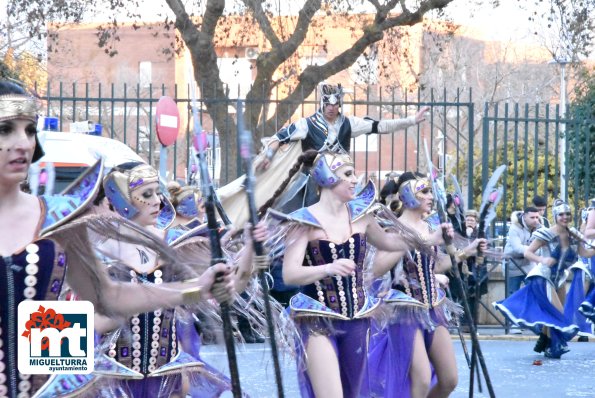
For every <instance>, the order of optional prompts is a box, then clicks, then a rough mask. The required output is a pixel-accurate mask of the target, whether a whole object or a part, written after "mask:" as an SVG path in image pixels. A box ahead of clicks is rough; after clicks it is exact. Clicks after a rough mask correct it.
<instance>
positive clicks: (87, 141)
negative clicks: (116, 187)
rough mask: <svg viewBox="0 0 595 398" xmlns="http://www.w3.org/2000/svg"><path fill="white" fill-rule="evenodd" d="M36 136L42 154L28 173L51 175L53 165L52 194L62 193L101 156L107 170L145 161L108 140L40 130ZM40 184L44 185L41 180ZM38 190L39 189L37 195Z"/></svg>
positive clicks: (125, 147)
mask: <svg viewBox="0 0 595 398" xmlns="http://www.w3.org/2000/svg"><path fill="white" fill-rule="evenodd" d="M38 134H39V141H40V142H41V145H42V147H43V150H44V151H45V155H44V156H43V157H42V158H41V159H40V160H39V161H38V162H37V163H36V165H32V167H31V172H32V173H33V174H35V173H39V172H42V173H43V170H46V172H48V171H50V172H52V170H51V167H48V165H49V164H52V165H53V173H54V174H55V177H54V185H53V189H52V191H53V193H59V192H61V191H62V190H63V189H64V188H66V187H67V186H68V185H69V184H70V183H71V182H72V181H74V179H76V177H78V176H79V174H80V173H81V172H82V171H83V170H85V169H86V168H87V167H89V166H90V165H92V164H94V163H95V162H96V161H97V159H98V158H99V157H103V159H104V162H105V163H104V167H105V170H106V171H107V170H109V169H111V168H112V167H114V166H116V165H118V164H121V163H125V162H143V163H144V162H145V161H144V159H143V158H141V157H140V156H139V155H138V154H137V153H136V152H134V150H132V149H131V148H130V147H129V146H127V145H126V144H124V143H122V142H120V141H117V140H113V139H111V138H106V137H100V136H95V135H89V134H83V133H66V132H61V131H40V132H39V133H38ZM36 166H37V167H36ZM31 172H30V177H31ZM30 179H31V178H30ZM41 181H42V183H43V181H44V178H41ZM41 185H43V184H41ZM41 191H43V189H42V188H41V187H40V192H39V193H42V192H41Z"/></svg>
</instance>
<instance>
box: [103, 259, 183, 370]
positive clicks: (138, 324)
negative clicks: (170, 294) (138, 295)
mask: <svg viewBox="0 0 595 398" xmlns="http://www.w3.org/2000/svg"><path fill="white" fill-rule="evenodd" d="M163 277H164V275H163V271H162V270H160V269H157V270H155V271H154V272H152V273H149V274H137V273H136V272H135V271H133V270H130V271H129V278H130V279H129V280H130V281H131V282H132V283H146V282H149V283H154V284H161V283H162V282H163ZM118 279H120V278H118ZM175 319H176V318H175V311H174V310H170V309H158V310H155V311H152V312H145V313H141V314H136V315H134V316H133V317H132V318H130V322H129V325H128V327H129V330H126V331H121V332H120V336H119V338H118V340H117V341H116V342H114V343H111V344H110V345H109V348H108V356H110V357H111V358H114V359H115V360H117V361H118V362H120V363H121V364H122V365H124V366H126V367H128V368H130V369H132V370H134V371H136V372H139V373H142V374H144V375H147V374H149V373H151V372H153V371H155V370H156V369H157V368H159V367H160V366H162V365H165V364H166V363H168V362H169V361H170V360H171V358H173V357H175V356H176V354H177V352H178V341H177V336H176V323H175Z"/></svg>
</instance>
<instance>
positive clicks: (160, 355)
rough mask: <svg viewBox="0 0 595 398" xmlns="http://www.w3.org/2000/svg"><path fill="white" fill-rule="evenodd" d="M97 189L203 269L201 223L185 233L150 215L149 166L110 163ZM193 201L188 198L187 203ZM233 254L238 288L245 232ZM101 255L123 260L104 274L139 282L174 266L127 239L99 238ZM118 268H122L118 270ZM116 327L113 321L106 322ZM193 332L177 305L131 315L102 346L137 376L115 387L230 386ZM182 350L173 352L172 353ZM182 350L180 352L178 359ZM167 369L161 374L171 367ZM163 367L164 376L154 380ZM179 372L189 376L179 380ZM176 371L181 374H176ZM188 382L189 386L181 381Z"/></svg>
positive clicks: (154, 206) (157, 201) (158, 392)
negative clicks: (139, 376)
mask: <svg viewBox="0 0 595 398" xmlns="http://www.w3.org/2000/svg"><path fill="white" fill-rule="evenodd" d="M103 185H104V190H105V192H106V196H107V197H108V200H109V201H110V204H111V205H112V207H113V208H114V209H115V210H116V211H117V212H118V213H119V214H120V215H121V216H123V217H126V218H129V219H130V220H132V221H134V222H135V223H137V224H139V225H140V226H141V227H142V228H144V229H145V230H146V231H148V232H150V233H151V234H153V235H155V236H157V237H159V239H162V240H165V241H166V243H167V244H168V245H172V246H173V248H174V250H181V251H186V252H187V254H186V255H187V256H188V255H192V256H193V258H195V261H194V263H193V265H194V266H195V267H196V268H198V269H197V270H196V271H198V272H199V273H200V272H203V271H204V270H205V269H207V268H208V266H209V262H208V260H209V259H210V248H209V241H208V239H206V238H204V237H201V236H197V235H200V234H204V233H205V232H206V231H205V230H204V228H200V227H198V228H195V229H193V230H187V229H186V228H185V229H179V228H174V229H169V230H164V229H160V228H158V225H159V224H163V223H158V216H159V214H160V208H161V206H163V202H162V198H161V194H160V189H159V182H158V174H157V171H156V170H155V169H154V168H153V167H151V166H149V165H147V164H143V163H126V164H122V165H119V166H116V167H115V168H114V169H113V170H112V171H111V172H110V173H109V174H108V175H107V176H106V178H105V179H104V183H103ZM193 203H195V202H193ZM245 236H246V237H247V238H248V242H247V244H246V245H245V248H244V249H243V252H242V254H241V255H240V256H239V258H238V266H237V268H236V270H235V273H234V283H235V287H236V288H237V289H238V290H239V291H242V290H244V289H245V287H246V284H247V282H248V280H249V278H250V276H251V274H252V244H251V237H252V234H251V233H249V230H247V233H246V234H245ZM254 236H255V237H256V239H259V240H264V238H265V237H266V229H265V227H264V224H261V225H259V226H257V228H255V231H254ZM101 251H102V252H103V253H107V254H108V255H109V254H112V255H114V256H116V257H117V258H119V259H126V263H125V266H124V267H118V268H120V269H115V270H113V271H112V274H113V275H114V278H116V279H120V280H126V279H127V280H130V281H132V282H136V283H143V282H146V281H149V282H152V283H156V284H161V283H163V282H164V281H168V279H169V278H171V277H172V276H175V275H176V273H177V272H178V271H176V269H175V266H174V265H171V264H167V265H164V264H162V263H161V261H160V259H159V257H158V256H157V255H156V253H154V252H152V251H151V250H147V249H146V248H144V247H139V246H137V245H134V244H129V243H122V242H119V241H114V240H110V241H107V242H106V243H105V244H104V245H103V246H102V247H101ZM121 268H124V269H121ZM114 326H120V325H114ZM200 345H201V342H200V337H199V335H198V333H197V332H196V330H195V329H194V323H193V318H192V316H191V314H189V313H188V312H186V311H184V310H183V309H182V308H176V309H175V310H162V309H159V310H156V311H154V312H152V313H148V312H147V313H142V314H136V315H134V316H133V317H132V318H131V319H130V321H129V325H127V326H125V330H121V331H120V337H119V338H118V339H117V341H114V342H112V343H111V344H110V346H109V351H108V355H109V356H110V357H111V358H114V359H116V360H117V361H118V362H120V363H121V364H122V365H124V366H126V367H129V368H130V369H132V370H133V371H135V372H138V373H139V374H142V376H143V378H142V379H141V380H128V381H122V382H121V384H122V386H119V387H121V389H119V390H118V391H119V392H122V393H123V394H126V395H127V396H130V397H145V396H147V394H148V393H149V391H150V392H151V394H152V396H155V397H166V396H167V397H169V396H171V395H172V394H174V392H175V393H176V394H179V395H181V396H186V394H190V395H191V396H195V397H217V396H219V395H220V394H221V393H222V392H223V391H225V390H228V389H229V388H230V384H229V380H228V379H227V377H225V376H224V375H223V374H221V373H219V372H218V371H217V370H215V369H214V368H212V367H210V366H209V365H208V364H206V363H204V362H203V361H202V360H201V359H200V353H199V351H200ZM178 353H180V354H183V355H180V356H177V354H178ZM185 354H188V356H186V355H185ZM174 367H175V370H172V371H169V369H171V368H174ZM163 369H168V372H167V376H173V378H168V377H167V376H166V377H155V376H156V375H159V374H163V373H160V371H161V370H163ZM185 374H188V375H191V376H190V377H189V378H188V379H186V377H185ZM180 375H182V376H181V377H180ZM188 381H190V383H189V384H190V385H186V383H187V382H188Z"/></svg>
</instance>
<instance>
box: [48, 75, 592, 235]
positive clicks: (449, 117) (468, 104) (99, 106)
mask: <svg viewBox="0 0 595 398" xmlns="http://www.w3.org/2000/svg"><path fill="white" fill-rule="evenodd" d="M37 90H38V92H41V96H42V98H44V99H45V110H46V114H47V115H51V116H56V117H58V119H59V127H58V128H59V130H62V131H68V130H69V126H68V124H69V122H73V121H82V120H91V121H93V122H96V123H100V124H102V126H103V135H104V136H108V137H111V138H115V139H118V140H120V141H122V142H124V143H126V144H127V145H128V146H130V147H131V148H132V149H134V150H135V151H136V152H137V153H139V154H140V155H141V156H142V157H143V158H144V159H145V160H146V161H147V162H148V163H150V164H152V165H155V166H156V163H157V161H158V153H159V149H160V144H159V142H158V140H157V139H156V134H155V123H154V115H155V106H156V104H157V101H158V100H159V98H160V97H161V96H162V95H168V96H171V97H172V98H174V100H175V101H176V102H177V103H178V105H179V107H180V110H181V116H182V128H181V132H180V136H179V139H178V140H177V142H176V143H175V144H174V145H173V147H172V148H171V151H172V152H173V155H171V156H169V162H170V163H169V165H168V169H169V170H171V173H172V175H171V177H172V178H184V177H186V175H185V174H186V171H187V170H188V169H189V167H190V164H189V156H190V153H191V151H190V144H191V142H190V137H191V129H192V127H191V126H192V123H190V121H191V110H190V106H189V105H190V103H191V99H190V95H189V93H190V90H189V87H188V86H181V87H180V86H173V87H166V86H165V85H161V86H156V85H149V86H145V87H141V86H140V85H127V84H123V85H120V86H116V85H114V84H110V85H105V84H76V83H75V84H69V85H65V84H62V83H58V84H52V85H48V86H47V87H43V88H41V87H38V88H37ZM230 91H231V92H233V90H230ZM345 92H346V95H345V98H344V104H343V110H344V113H345V114H347V115H353V116H359V117H364V116H368V117H371V118H374V119H390V118H401V117H406V116H408V115H413V114H414V113H415V112H416V111H417V110H418V109H420V107H422V106H425V105H428V106H430V107H431V114H430V117H429V120H428V121H427V122H425V123H422V124H420V125H418V126H416V127H412V128H409V129H407V130H405V131H401V132H397V133H394V134H388V135H365V136H361V137H358V138H355V139H353V142H352V152H353V156H354V160H355V164H356V169H357V171H358V172H359V173H362V174H364V177H365V178H372V179H374V180H376V182H377V183H378V185H379V186H380V185H382V184H383V183H384V181H385V176H386V174H387V173H389V172H391V171H397V172H399V171H404V170H420V171H425V170H426V164H425V163H426V161H425V157H424V154H423V145H424V141H427V142H428V145H429V147H430V150H431V152H432V156H433V162H434V163H435V164H436V165H438V166H439V167H440V168H441V169H443V170H445V174H453V175H456V176H457V179H458V181H459V182H460V183H461V185H462V187H463V191H464V192H466V196H467V198H468V200H467V203H468V207H477V206H479V204H480V203H479V197H480V192H481V189H482V187H483V186H485V183H486V181H487V179H488V178H489V175H490V172H491V170H494V169H495V167H497V166H498V165H500V164H507V165H508V168H507V172H506V174H505V176H504V178H505V180H506V184H505V188H504V189H505V194H504V199H503V205H502V206H501V208H500V210H499V213H498V219H499V221H500V222H501V223H505V221H506V219H507V217H508V215H509V213H510V211H511V210H517V209H522V208H523V207H525V206H526V205H527V203H528V201H530V200H531V198H532V197H533V196H534V195H535V194H539V195H544V196H546V197H549V198H550V199H552V198H553V197H556V196H559V194H560V177H559V174H560V156H559V148H560V147H561V145H560V144H561V139H562V138H561V137H562V132H563V131H564V130H566V132H567V133H568V134H567V135H566V136H565V137H564V140H566V159H567V161H566V165H567V167H566V169H567V171H568V173H567V174H568V176H567V179H566V184H567V185H566V187H567V190H566V192H567V194H568V199H570V201H571V202H572V203H573V204H574V207H575V208H577V209H578V208H580V207H581V206H582V205H583V203H584V202H585V200H586V199H588V198H589V197H590V196H593V194H594V193H593V192H592V189H591V188H590V171H591V169H590V162H584V159H585V158H586V159H589V156H593V153H594V152H595V151H593V150H592V146H593V140H590V138H589V134H587V135H586V136H587V138H586V140H587V141H586V142H585V140H584V139H583V140H579V139H577V137H578V134H574V135H573V132H574V131H575V130H577V129H578V128H579V127H581V126H582V128H584V126H585V125H586V126H587V128H588V127H589V126H593V124H594V122H593V121H584V120H576V119H573V118H572V117H568V118H566V119H564V118H562V117H561V114H562V112H561V110H560V109H559V106H558V105H550V104H532V105H530V104H517V103H514V104H509V103H504V104H484V105H483V112H481V115H478V112H477V111H476V106H475V105H474V103H473V100H472V93H471V91H465V92H463V91H461V90H458V91H457V92H455V93H447V92H446V91H445V90H444V91H440V92H438V91H435V90H426V91H424V92H422V91H418V92H417V93H415V94H408V93H404V94H402V93H399V92H398V91H397V90H393V89H391V88H384V87H370V86H367V87H360V86H353V87H348V88H346V89H345ZM279 96H280V94H278V93H274V95H273V97H279ZM216 101H222V102H224V103H226V105H227V108H228V109H229V113H228V115H227V118H228V120H229V121H230V122H229V125H233V124H234V123H233V121H234V120H235V104H236V100H235V99H228V98H224V99H217V100H216ZM261 101H262V102H263V103H266V105H267V106H266V109H267V110H268V111H269V113H270V112H271V110H274V109H275V108H276V106H277V105H278V103H279V100H277V99H268V98H266V99H262V100H261ZM198 103H199V118H200V121H201V124H202V125H203V127H204V128H205V129H206V130H207V131H211V132H212V131H213V130H214V128H213V122H212V121H211V119H210V117H209V115H208V112H206V109H205V106H204V100H203V99H202V98H199V99H198ZM318 103H319V102H318V98H317V96H316V95H315V94H313V95H311V96H309V97H305V96H304V98H302V99H301V101H300V103H299V104H298V105H299V106H298V108H297V111H296V112H295V113H294V114H293V115H291V116H287V115H282V116H279V117H277V120H276V123H275V125H276V128H281V127H282V126H284V125H286V124H287V123H288V122H289V121H295V120H297V119H298V118H300V117H303V116H308V115H311V114H312V113H313V112H314V111H315V110H316V108H317V106H318ZM261 133H263V135H265V136H270V135H272V134H274V133H275V131H261ZM217 134H218V133H217V132H216V133H215V134H213V135H211V147H212V149H213V150H212V151H211V153H210V156H209V159H210V166H211V170H212V172H213V175H214V177H215V181H216V183H219V184H225V183H226V182H228V181H230V180H232V179H234V178H235V177H236V176H237V174H238V173H239V167H236V168H235V170H237V172H236V173H231V174H230V173H229V172H228V170H229V169H230V168H228V167H227V166H228V165H229V164H232V165H234V167H235V165H238V164H239V161H238V159H230V156H229V154H228V151H226V148H220V147H218V145H219V143H218V138H217ZM232 134H235V132H232ZM234 142H235V140H234ZM569 155H571V156H570V160H569ZM579 155H580V156H579ZM585 156H586V157H585ZM573 162H574V163H573ZM579 164H580V167H581V173H578V172H576V171H575V169H577V165H579ZM234 167H231V169H232V170H233V169H234ZM220 171H221V173H220ZM448 188H449V187H448V186H447V189H448ZM500 233H505V231H501V232H500Z"/></svg>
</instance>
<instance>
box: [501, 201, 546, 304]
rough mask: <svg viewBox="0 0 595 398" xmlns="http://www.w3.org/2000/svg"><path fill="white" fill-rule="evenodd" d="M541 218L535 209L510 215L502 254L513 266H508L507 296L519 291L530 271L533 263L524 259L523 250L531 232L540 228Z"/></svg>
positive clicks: (528, 241) (527, 243)
mask: <svg viewBox="0 0 595 398" xmlns="http://www.w3.org/2000/svg"><path fill="white" fill-rule="evenodd" d="M540 219H541V216H540V214H539V210H538V209H537V208H536V207H533V206H531V207H527V208H526V209H525V211H524V212H523V211H515V212H513V213H512V214H511V215H510V229H509V230H508V238H507V239H506V246H505V247H504V254H505V255H506V256H507V257H510V259H511V260H512V261H511V262H514V264H511V263H509V266H508V270H509V271H508V290H507V292H506V295H507V296H510V295H511V294H512V293H514V292H516V291H517V290H519V289H520V287H521V283H523V280H524V279H525V276H527V274H528V273H529V271H531V268H532V267H533V265H534V264H533V263H531V261H529V260H528V259H526V258H525V250H527V248H528V247H529V244H530V243H531V242H530V240H531V235H532V234H533V231H535V230H536V229H537V228H539V227H540V226H541V224H540Z"/></svg>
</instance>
